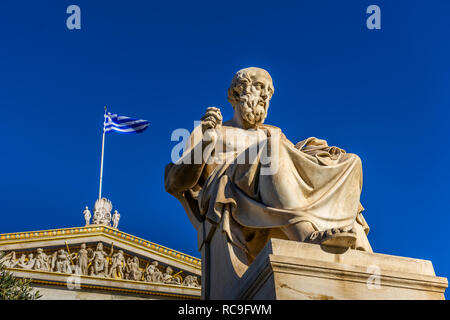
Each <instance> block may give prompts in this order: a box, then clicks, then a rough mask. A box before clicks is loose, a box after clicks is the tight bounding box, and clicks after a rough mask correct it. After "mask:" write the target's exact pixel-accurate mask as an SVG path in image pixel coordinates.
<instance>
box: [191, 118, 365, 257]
mask: <svg viewBox="0 0 450 320" xmlns="http://www.w3.org/2000/svg"><path fill="white" fill-rule="evenodd" d="M264 129H265V130H267V132H268V134H267V135H266V138H265V139H263V140H260V141H258V144H259V145H258V152H257V154H256V159H254V160H256V161H252V162H251V163H248V162H247V163H236V162H232V163H230V161H226V162H225V163H221V164H215V165H214V166H215V167H214V170H212V173H211V174H210V175H209V177H208V178H207V180H206V182H205V183H204V184H203V186H202V188H201V189H200V190H198V189H199V187H198V186H197V187H196V188H195V191H194V190H192V191H190V192H189V193H187V194H186V195H185V198H186V197H187V199H188V200H189V199H190V201H186V200H183V201H185V203H184V205H185V208H187V207H188V209H187V210H190V211H191V212H193V211H195V212H196V213H197V215H198V214H200V215H201V216H203V217H204V218H206V219H208V220H209V221H210V222H212V223H216V224H220V226H221V230H222V231H223V232H225V233H226V234H227V236H228V238H229V240H230V241H231V242H232V243H233V244H234V245H236V246H237V247H239V248H241V249H242V250H244V251H245V252H246V253H247V254H249V255H250V256H255V255H256V254H257V252H258V250H260V249H261V248H262V247H261V243H263V244H265V242H266V240H267V237H269V235H270V229H274V228H280V227H283V226H286V225H290V224H295V223H298V222H300V221H309V222H311V224H312V225H313V226H314V228H315V229H316V230H326V229H330V228H340V227H346V226H349V225H352V224H355V222H356V224H359V228H360V229H361V230H363V233H365V234H364V235H363V236H364V237H365V235H366V234H367V233H368V231H369V227H368V225H367V223H366V221H365V219H364V217H363V216H362V213H361V212H362V210H363V207H362V206H361V204H360V201H359V198H360V193H361V188H362V166H361V161H360V159H359V157H358V156H356V155H354V154H347V153H346V152H345V151H344V150H342V149H340V148H337V147H330V146H328V144H327V142H326V141H325V140H321V139H317V138H314V137H311V138H308V139H305V140H303V141H300V142H299V143H297V144H296V145H295V146H294V145H293V144H292V143H291V142H290V141H289V140H287V139H286V137H285V136H284V135H283V134H282V133H281V130H280V129H278V128H276V127H271V126H264ZM222 130H227V128H226V127H224V128H222ZM234 130H236V129H234ZM240 130H242V129H240ZM243 131H246V132H245V133H247V130H243ZM216 143H221V142H220V139H219V142H217V141H216ZM273 146H276V148H274V147H273ZM269 149H270V150H269ZM274 149H276V152H273V151H274ZM240 151H242V150H240ZM222 152H223V153H222V154H220V155H218V154H215V156H216V157H218V156H219V157H222V158H224V157H225V158H227V159H228V160H229V159H230V158H236V157H237V156H238V155H239V153H238V152H236V150H233V148H232V146H231V148H230V143H228V145H227V150H224V151H222ZM244 152H245V151H244ZM267 154H270V155H271V156H272V157H277V170H275V171H274V172H273V173H272V174H263V170H262V168H263V167H264V164H262V163H265V162H264V161H260V160H262V157H264V156H267ZM193 199H195V200H197V201H192V200H193ZM195 206H197V207H195ZM194 207H195V208H194ZM359 242H360V243H361V241H359ZM362 242H364V244H363V245H362V248H363V249H367V250H371V248H370V245H369V244H368V241H367V239H365V240H364V241H362Z"/></svg>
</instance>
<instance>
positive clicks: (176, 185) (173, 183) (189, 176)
mask: <svg viewBox="0 0 450 320" xmlns="http://www.w3.org/2000/svg"><path fill="white" fill-rule="evenodd" d="M209 143H210V142H204V143H199V144H198V145H197V146H195V148H194V149H192V150H191V151H190V152H189V153H188V154H186V155H185V156H184V157H183V159H181V160H180V161H178V163H176V164H174V163H170V164H168V165H167V166H166V170H165V175H164V184H165V187H166V191H167V192H168V193H170V194H172V195H174V196H176V195H177V194H180V193H182V192H184V191H187V190H189V189H191V188H193V187H194V186H195V185H196V184H197V182H198V180H199V179H200V177H201V175H202V172H203V169H204V168H205V160H204V158H203V152H204V150H205V148H206V147H207V146H208V145H209ZM198 155H200V157H199V156H198Z"/></svg>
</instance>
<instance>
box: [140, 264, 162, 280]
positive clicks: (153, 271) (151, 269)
mask: <svg viewBox="0 0 450 320" xmlns="http://www.w3.org/2000/svg"><path fill="white" fill-rule="evenodd" d="M144 279H145V281H147V282H155V283H158V282H159V283H162V282H164V276H163V273H162V272H161V271H160V270H159V269H158V261H153V262H152V263H151V264H150V265H149V266H148V267H147V268H146V269H145V272H144Z"/></svg>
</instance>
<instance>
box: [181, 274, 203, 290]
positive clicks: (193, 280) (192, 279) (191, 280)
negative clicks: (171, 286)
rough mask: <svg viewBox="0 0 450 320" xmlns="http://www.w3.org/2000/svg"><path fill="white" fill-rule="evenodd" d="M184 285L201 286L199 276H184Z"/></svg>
mask: <svg viewBox="0 0 450 320" xmlns="http://www.w3.org/2000/svg"><path fill="white" fill-rule="evenodd" d="M183 286H187V287H194V288H200V284H199V283H198V277H196V276H193V275H187V276H186V278H184V281H183Z"/></svg>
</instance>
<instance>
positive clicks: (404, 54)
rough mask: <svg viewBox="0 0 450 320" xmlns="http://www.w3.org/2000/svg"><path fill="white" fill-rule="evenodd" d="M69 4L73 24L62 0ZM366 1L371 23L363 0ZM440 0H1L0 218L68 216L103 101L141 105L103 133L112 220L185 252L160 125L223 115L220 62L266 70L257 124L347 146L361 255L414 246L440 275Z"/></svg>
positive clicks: (449, 175)
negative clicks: (264, 104)
mask: <svg viewBox="0 0 450 320" xmlns="http://www.w3.org/2000/svg"><path fill="white" fill-rule="evenodd" d="M70 4H77V5H79V6H80V8H81V30H72V31H70V30H68V29H67V28H66V18H67V17H68V14H66V8H67V6H69V5H70ZM371 4H377V5H379V6H380V8H381V19H382V20H381V27H382V29H381V30H368V29H367V28H366V18H367V16H368V15H367V14H366V8H367V7H368V6H369V5H371ZM449 12H450V2H449V1H446V0H442V1H411V0H409V1H400V0H396V1H381V0H373V1H372V0H371V1H361V0H360V1H356V0H355V1H334V0H329V1H316V0H308V1H306V0H305V1H295V2H294V1H292V2H284V1H275V2H274V1H270V2H264V1H225V2H219V1H204V2H200V1H171V2H164V1H132V0H130V1H120V2H119V1H87V0H71V1H62V0H60V1H56V0H55V1H12V0H7V1H5V0H2V1H1V2H0V41H1V50H0V74H1V77H0V110H1V119H2V120H1V126H0V136H1V149H0V150H1V155H2V157H1V159H0V165H1V168H2V174H1V178H0V200H1V201H0V205H1V224H0V232H1V233H6V232H16V231H27V230H39V229H48V228H61V227H73V226H81V225H83V224H84V220H83V216H82V211H83V208H84V206H86V205H88V206H89V207H90V208H92V206H93V204H94V201H95V199H96V197H97V195H98V179H99V171H100V153H101V130H102V121H103V106H104V105H105V104H106V105H108V106H109V109H110V110H111V111H112V112H114V113H119V114H122V115H126V116H132V117H138V118H142V119H147V120H149V121H150V123H151V125H150V127H149V129H147V131H146V132H145V133H143V134H141V135H119V134H115V133H112V134H109V135H108V136H107V140H106V147H105V167H104V187H103V188H104V189H103V190H104V193H103V194H104V195H105V196H106V197H108V198H109V199H111V200H112V202H113V205H114V209H118V210H119V212H121V214H122V220H121V222H120V225H119V227H120V229H121V230H123V231H125V232H128V233H131V234H133V235H136V236H139V237H142V238H145V239H148V240H150V241H153V242H156V243H159V244H161V245H165V246H168V247H170V248H173V249H176V250H180V251H182V252H185V253H187V254H191V255H194V256H197V257H198V256H199V253H198V252H197V249H196V245H197V243H196V242H197V240H196V239H197V238H196V232H195V230H194V229H193V227H192V226H191V225H190V223H189V221H188V219H187V217H186V215H185V213H184V210H183V208H182V206H181V205H180V204H179V203H178V201H177V200H176V199H175V198H173V197H172V196H170V195H169V194H167V193H166V192H165V190H164V184H163V177H164V166H165V165H166V164H167V163H168V162H169V161H170V152H171V149H172V147H173V146H174V145H175V144H176V143H175V142H172V141H170V135H171V133H172V131H173V130H174V129H176V128H187V129H189V130H191V129H192V127H193V121H194V120H198V119H199V118H200V117H201V116H202V115H203V113H204V110H205V109H206V108H207V107H208V106H211V105H215V106H219V107H221V109H222V113H223V115H224V118H229V117H231V115H232V108H231V106H230V105H229V104H228V102H227V100H226V90H227V88H228V85H229V83H230V80H231V78H232V76H233V75H234V73H235V72H236V71H237V70H239V69H241V68H243V67H248V66H257V67H262V68H265V69H267V70H268V71H269V72H270V73H271V75H272V77H273V80H274V85H275V95H274V96H273V99H272V101H271V107H270V109H269V116H268V118H267V121H266V123H268V124H273V125H276V126H278V127H281V128H282V129H283V131H284V133H285V134H286V136H287V137H288V138H289V139H290V140H291V141H292V142H294V143H296V142H297V141H300V140H303V139H305V138H307V137H310V136H316V137H319V138H322V139H326V140H328V142H329V144H331V145H337V146H339V147H341V148H344V149H346V150H347V151H348V152H352V153H356V154H358V155H359V156H360V157H361V159H362V161H363V168H364V185H363V193H362V204H363V206H364V207H365V208H366V211H365V217H366V219H367V221H368V223H369V225H370V227H371V232H370V234H369V240H370V241H371V244H372V246H373V248H374V250H375V251H376V252H379V253H385V254H393V255H400V256H406V257H413V258H423V259H430V260H432V262H433V265H434V267H435V270H436V273H437V275H440V276H446V277H449V276H450V256H449V245H450V241H449V235H448V233H449V231H448V230H449V223H450V217H449V206H448V201H449V180H450V168H449V165H450V162H449V158H450V144H449V142H450V141H449V140H450V135H449V115H450V112H449V106H450V90H449V85H450V72H449V71H450V68H449V67H450V41H449V39H450V37H449V36H450V32H449V31H450V24H449V23H448V14H449Z"/></svg>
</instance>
